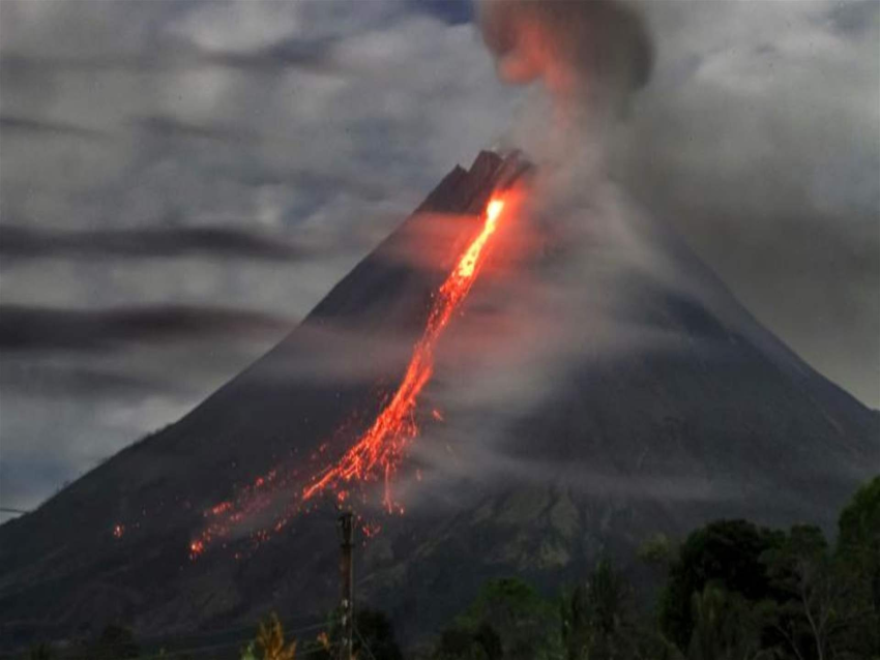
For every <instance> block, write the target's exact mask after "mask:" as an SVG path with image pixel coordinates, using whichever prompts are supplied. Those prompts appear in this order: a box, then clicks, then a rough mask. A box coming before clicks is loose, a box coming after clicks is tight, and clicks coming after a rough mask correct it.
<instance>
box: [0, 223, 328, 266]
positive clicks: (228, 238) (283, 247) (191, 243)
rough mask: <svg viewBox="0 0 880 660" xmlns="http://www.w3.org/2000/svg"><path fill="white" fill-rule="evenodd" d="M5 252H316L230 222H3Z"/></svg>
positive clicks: (276, 256) (277, 256)
mask: <svg viewBox="0 0 880 660" xmlns="http://www.w3.org/2000/svg"><path fill="white" fill-rule="evenodd" d="M0 232H2V233H3V240H2V241H0V256H3V257H8V258H23V257H30V258H36V257H66V258H81V259H94V258H102V257H129V258H165V257H184V256H189V255H202V256H206V257H212V258H224V259H232V258H238V259H263V260H270V261H295V260H299V259H303V258H306V257H314V256H315V255H314V254H312V253H311V252H310V251H309V250H308V249H307V248H306V247H305V246H301V245H295V244H292V243H291V242H290V241H288V240H286V239H284V238H281V237H277V236H270V235H268V234H267V233H263V234H258V233H255V232H251V231H247V230H244V229H236V228H230V227H168V228H161V227H145V228H143V229H128V230H126V229H104V230H91V231H89V230H84V231H59V230H49V229H42V228H37V227H32V226H27V225H22V226H16V225H2V226H0Z"/></svg>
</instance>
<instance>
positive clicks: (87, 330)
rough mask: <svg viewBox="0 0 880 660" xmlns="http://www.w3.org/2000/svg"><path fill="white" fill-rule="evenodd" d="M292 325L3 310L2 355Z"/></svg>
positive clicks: (179, 309)
mask: <svg viewBox="0 0 880 660" xmlns="http://www.w3.org/2000/svg"><path fill="white" fill-rule="evenodd" d="M292 326H293V322H292V321H290V320H287V319H281V318H276V317H272V316H268V315H266V314H257V313H253V312H243V311H239V310H231V309H219V308H205V307H201V308H193V307H184V306H175V305H168V306H161V307H146V308H128V309H125V308H116V309H106V310H72V309H51V308H36V307H26V306H19V305H3V306H0V349H2V350H4V351H32V350H39V351H50V350H64V351H94V350H98V349H107V348H113V347H119V346H120V345H121V344H125V343H132V342H134V343H162V342H168V341H175V340H180V339H206V338H211V337H216V336H218V335H219V336H224V335H225V336H227V337H243V336H251V337H255V336H256V337H258V336H261V335H262V336H269V337H271V338H275V337H277V336H278V335H279V334H280V333H281V332H282V331H283V330H290V329H291V327H292Z"/></svg>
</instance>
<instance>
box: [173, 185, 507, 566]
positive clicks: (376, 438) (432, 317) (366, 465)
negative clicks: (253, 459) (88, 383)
mask: <svg viewBox="0 0 880 660" xmlns="http://www.w3.org/2000/svg"><path fill="white" fill-rule="evenodd" d="M503 209H504V202H503V201H502V200H500V199H492V200H491V201H490V202H489V204H488V205H487V207H486V214H485V221H484V224H483V228H482V230H481V231H480V233H479V235H478V236H476V237H475V238H474V239H473V240H472V241H471V243H470V245H468V248H467V250H466V251H465V252H464V254H462V256H461V257H460V258H459V260H458V263H457V264H456V266H455V269H454V270H453V271H452V272H451V273H450V274H449V276H448V277H447V278H446V280H445V281H444V282H443V284H442V286H441V287H440V288H439V289H438V291H437V294H436V295H435V296H434V298H433V302H432V305H431V311H430V314H429V315H428V321H427V325H426V327H425V331H424V333H423V334H422V336H421V338H420V339H419V341H418V342H417V343H416V345H415V347H414V348H413V354H412V357H411V358H410V361H409V366H408V367H407V369H406V374H405V375H404V377H403V380H402V381H401V383H400V385H399V386H398V387H397V390H395V392H394V394H393V396H391V397H390V398H388V399H387V400H386V402H385V403H384V405H383V407H382V410H381V411H380V413H379V415H378V416H377V417H376V421H374V422H373V424H372V425H371V426H370V428H369V429H367V430H366V431H365V432H364V433H363V434H362V435H361V436H360V437H359V438H358V439H357V442H355V444H354V445H352V447H351V448H349V449H348V451H346V452H345V453H344V454H343V455H342V456H341V457H340V458H339V460H338V461H336V462H335V463H334V464H333V465H330V466H328V467H327V468H325V469H324V470H322V471H321V472H320V473H319V474H318V475H317V476H315V477H313V478H312V480H311V481H310V483H309V484H308V485H307V486H305V488H303V489H302V492H301V493H300V499H299V501H298V502H297V503H296V504H295V506H294V507H293V508H292V509H288V510H287V512H285V514H284V515H283V516H282V517H281V518H280V519H279V520H277V521H276V522H275V524H274V525H273V526H272V528H271V529H272V530H273V531H276V532H277V531H278V530H279V529H280V528H281V527H283V526H284V525H285V524H286V522H287V521H288V520H289V519H290V517H291V516H292V515H293V514H295V513H296V512H297V511H300V510H301V509H300V508H299V507H300V506H301V505H302V504H304V503H305V502H308V501H309V500H311V499H313V498H314V497H315V496H316V495H319V494H320V493H323V492H325V491H326V490H327V489H329V488H334V489H335V491H336V498H337V499H338V500H339V501H340V502H342V501H344V500H345V499H347V498H348V496H349V493H348V491H347V490H346V489H345V488H344V487H343V486H344V485H346V484H350V483H351V482H353V481H370V480H373V479H377V478H378V477H379V475H380V474H381V475H382V476H383V478H384V480H385V496H384V498H383V503H384V505H385V508H386V509H387V510H388V511H389V512H392V511H393V510H394V507H395V505H394V502H393V500H392V499H391V486H390V482H391V477H392V475H393V474H394V472H395V471H396V470H397V467H398V466H399V465H400V462H401V461H402V460H403V457H404V453H405V451H406V448H407V446H408V445H409V443H410V441H411V440H412V439H413V438H415V437H416V435H417V434H418V428H417V426H416V422H415V408H416V403H417V400H418V397H419V394H420V393H421V392H422V390H423V389H424V387H425V385H426V384H427V383H428V381H429V380H430V379H431V375H432V373H433V371H434V349H435V348H436V346H437V342H438V340H439V339H440V336H441V335H442V334H443V330H444V329H445V328H446V326H447V325H448V324H449V321H450V319H451V318H452V315H453V314H454V313H455V310H456V309H458V307H459V306H460V305H461V303H462V301H464V299H465V298H466V297H467V295H468V293H469V292H470V290H471V287H472V286H473V284H474V281H475V280H476V278H477V276H478V275H479V272H480V266H481V265H482V262H483V258H484V256H485V255H484V248H485V247H486V244H487V243H488V242H489V239H490V238H491V237H492V235H493V234H494V233H495V230H496V229H497V227H498V221H499V218H500V217H501V212H502V211H503ZM434 417H435V418H438V417H440V415H439V413H438V412H437V411H434ZM440 418H441V419H442V417H440ZM321 451H323V449H322V450H321ZM292 478H295V473H293V474H291V475H280V474H279V473H278V471H277V470H273V471H271V472H270V473H269V474H267V475H266V476H265V477H260V478H259V479H257V480H256V481H255V482H254V484H253V485H252V486H249V487H247V488H245V489H244V490H243V491H242V492H241V493H239V495H238V496H237V497H236V498H234V499H233V500H228V501H226V502H221V503H220V504H218V505H216V506H215V507H213V508H211V509H209V510H208V511H206V512H205V517H206V518H208V519H210V520H211V522H210V523H209V524H208V526H207V528H206V529H205V530H203V531H202V533H201V534H200V535H199V536H198V537H196V538H195V539H194V540H193V541H192V542H191V543H190V556H191V558H193V559H194V558H196V557H198V556H199V555H201V554H202V553H203V552H204V551H205V549H206V547H207V546H208V545H209V544H210V543H212V542H213V541H214V540H216V539H217V538H218V537H228V536H229V535H230V532H231V528H232V527H234V526H237V525H239V524H240V523H242V522H244V521H245V520H246V519H248V518H251V517H253V516H255V515H259V514H261V512H263V511H264V510H265V509H266V508H268V507H269V506H270V505H271V502H272V499H273V498H272V495H271V493H270V492H269V490H267V489H269V488H270V487H272V486H282V487H283V486H284V485H285V484H286V483H289V481H290V479H292ZM399 510H400V511H402V510H403V509H402V508H400V507H399ZM269 533H270V532H269V530H268V529H263V530H259V531H258V532H256V533H255V534H253V535H252V536H253V538H254V539H255V540H256V541H257V542H262V541H263V540H265V539H266V538H267V537H268V535H269Z"/></svg>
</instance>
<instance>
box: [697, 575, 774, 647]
mask: <svg viewBox="0 0 880 660" xmlns="http://www.w3.org/2000/svg"><path fill="white" fill-rule="evenodd" d="M691 611H692V612H693V616H694V620H693V631H692V632H691V640H690V644H689V645H688V660H751V659H755V658H758V657H760V656H761V631H762V628H763V621H762V617H761V615H760V611H761V608H754V607H753V605H751V604H750V603H748V601H746V600H745V599H744V598H743V597H742V596H740V595H738V594H731V593H729V592H727V591H725V590H724V589H723V588H722V587H720V586H719V585H718V584H712V583H710V584H708V585H706V587H704V589H703V591H701V592H697V593H694V595H693V597H692V599H691Z"/></svg>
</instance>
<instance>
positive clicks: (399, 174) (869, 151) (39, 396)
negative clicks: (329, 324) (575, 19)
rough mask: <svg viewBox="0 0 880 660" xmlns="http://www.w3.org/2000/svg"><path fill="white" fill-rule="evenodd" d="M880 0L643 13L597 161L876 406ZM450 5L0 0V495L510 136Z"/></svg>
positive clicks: (138, 427)
mask: <svg viewBox="0 0 880 660" xmlns="http://www.w3.org/2000/svg"><path fill="white" fill-rule="evenodd" d="M878 10H880V3H878V2H876V0H868V1H867V2H858V1H855V0H854V1H851V2H807V1H799V0H793V1H791V2H770V1H766V2H739V1H738V2H734V1H732V0H731V1H728V0H723V1H721V0H719V1H716V0H703V1H699V0H690V1H678V2H661V3H653V4H651V5H650V6H649V7H648V9H647V15H648V19H649V24H650V25H651V27H652V30H653V32H654V38H655V42H656V48H657V58H658V59H657V63H656V70H655V74H654V76H653V78H652V80H651V82H650V84H649V86H648V87H647V88H646V89H645V90H643V91H642V92H640V93H639V96H638V97H637V98H636V100H635V102H634V103H633V104H632V107H631V108H630V113H629V116H628V120H627V121H628V125H627V128H626V131H625V132H624V140H623V142H622V146H621V149H620V150H619V155H620V158H619V159H618V160H617V168H618V170H617V176H619V177H620V178H621V180H622V181H623V182H624V184H625V185H626V187H627V188H629V189H630V190H631V191H632V193H633V194H634V195H635V196H636V197H637V198H638V199H639V200H640V201H641V202H642V203H644V204H645V205H646V206H648V207H649V208H651V210H652V211H654V212H656V213H657V214H658V215H661V216H663V217H664V218H666V219H667V220H668V221H669V222H670V223H672V224H673V225H674V226H675V227H676V229H678V230H679V231H680V232H681V233H682V234H683V235H684V236H685V238H686V240H688V242H689V243H690V244H691V245H692V246H693V247H694V248H695V249H696V250H697V251H698V252H699V254H700V255H701V256H702V257H703V258H704V259H705V260H706V261H707V262H708V263H709V264H710V265H711V266H712V267H713V268H715V269H716V271H717V272H718V273H719V274H720V275H721V276H722V278H723V279H724V280H725V281H726V282H727V283H728V284H729V286H730V287H731V288H732V289H733V291H734V292H735V293H736V295H738V297H739V298H740V299H741V300H742V301H743V302H744V303H745V304H746V306H747V307H749V308H750V309H751V310H752V311H753V312H754V313H755V314H756V315H757V316H758V317H759V318H760V319H761V320H762V321H763V322H764V323H765V324H767V325H768V326H769V327H770V328H771V329H772V330H774V331H775V332H776V333H777V334H779V335H780V336H781V337H782V338H783V339H784V340H785V341H786V342H788V343H789V344H790V345H791V346H792V347H793V348H794V349H795V350H796V351H797V352H798V353H800V354H801V355H802V356H803V357H804V358H805V359H807V361H809V362H810V363H811V364H812V365H814V366H815V367H816V368H817V369H819V370H820V371H821V372H822V373H824V374H825V375H827V376H828V377H830V378H831V379H832V380H834V381H835V382H837V383H839V384H841V385H842V386H843V387H845V388H846V389H847V390H849V391H850V392H852V393H853V394H855V395H856V396H858V397H859V398H860V399H862V400H863V401H864V402H866V403H867V404H869V405H871V406H872V407H876V406H877V405H878V404H880V345H878V343H880V302H878V285H880V283H878V279H880V256H878V254H880V234H878V232H880V224H878V215H880V116H878V113H880V110H878V108H880V64H878V62H880V11H878ZM473 20H474V11H473V8H472V6H471V4H470V3H469V2H466V1H462V2H459V1H453V0H434V1H428V0H411V1H406V2H404V1H399V2H382V1H379V0H371V1H369V2H365V1H358V2H350V3H349V2H336V1H333V2H318V1H310V2H279V1H275V2H269V1H251V2H238V3H226V2H217V1H214V0H211V1H205V2H202V1H195V0H190V1H187V2H172V1H170V0H169V1H160V2H152V1H139V0H125V1H124V2H123V1H117V2H112V1H106V0H74V1H69V2H68V1H61V0H43V1H39V2H31V1H24V2H18V1H16V0H2V2H0V227H2V228H0V287H2V288H0V296H2V299H0V305H2V307H0V351H2V353H0V395H2V399H0V458H2V462H0V501H2V504H3V506H12V507H22V508H30V507H32V506H34V505H36V504H37V503H39V502H40V501H41V500H42V499H44V498H45V497H46V496H47V495H49V494H51V493H52V492H53V491H54V490H55V489H57V488H58V487H59V486H61V485H62V484H63V483H64V482H65V481H67V480H70V479H73V478H75V477H76V476H78V475H80V474H81V473H82V472H84V471H85V470H87V469H89V468H90V467H92V466H94V465H95V464H96V463H97V462H99V461H100V460H102V459H103V458H106V457H107V456H109V455H111V454H113V453H114V452H116V451H118V450H119V449H120V448H122V447H124V446H125V445H127V444H128V443H130V442H131V441H133V440H135V439H137V438H139V437H141V436H143V435H144V434H146V433H148V432H151V431H153V430H155V429H157V428H160V427H161V426H163V425H165V424H168V423H170V422H173V421H175V420H176V419H177V418H179V417H180V416H181V415H182V414H183V413H185V412H186V411H188V410H189V409H191V408H192V406H194V405H195V404H196V403H198V402H199V401H200V400H201V399H203V398H204V397H205V396H207V395H208V394H209V393H210V392H211V391H213V390H214V389H215V388H216V387H218V386H219V385H220V384H222V383H223V382H224V381H226V380H227V379H228V378H230V377H231V376H233V375H234V374H235V373H236V372H237V371H239V370H240V369H241V368H243V367H244V366H246V365H247V364H248V363H249V362H250V361H251V360H253V359H254V358H255V357H257V356H258V355H260V354H261V353H262V352H264V351H265V350H266V349H267V348H269V347H270V346H271V345H272V344H273V343H274V342H276V341H277V340H279V339H280V338H281V337H283V336H284V335H285V334H286V333H287V332H288V331H289V330H290V329H291V328H292V327H293V326H294V325H295V323H296V322H297V320H299V319H301V318H302V317H303V316H305V315H306V314H307V313H308V311H309V310H310V309H311V308H312V307H313V306H314V305H315V304H316V303H317V302H318V300H320V298H321V297H322V296H323V295H324V294H325V293H326V292H327V291H328V290H329V289H330V288H331V287H332V285H333V284H334V283H335V282H336V281H338V280H339V279H340V278H341V277H342V276H343V275H344V274H345V273H346V272H347V271H348V270H349V269H350V268H351V267H352V266H353V265H354V264H355V263H356V262H357V261H359V260H360V259H361V258H363V256H365V255H366V254H367V253H368V252H369V251H370V250H371V249H372V248H373V247H374V246H375V245H376V244H377V243H378V242H379V241H380V240H381V239H382V238H383V237H384V236H385V235H387V234H388V233H389V232H390V231H391V230H392V229H393V228H394V227H395V226H396V225H397V224H398V223H399V222H400V221H401V220H402V219H403V218H404V217H405V216H406V215H407V214H408V213H409V211H411V210H412V208H413V207H414V206H415V205H416V204H418V202H419V201H421V199H422V198H423V197H424V195H425V194H426V193H427V192H428V191H430V189H431V188H433V186H434V185H436V183H437V182H438V181H439V180H440V178H441V177H442V176H443V175H444V174H445V173H446V172H447V171H448V170H449V169H451V168H452V167H453V166H454V165H455V164H456V163H463V164H467V163H469V162H470V161H471V160H472V159H473V158H474V156H475V155H476V153H477V152H478V151H479V150H480V149H481V148H486V147H492V146H495V145H498V144H501V143H505V144H507V143H509V141H510V136H511V135H515V131H514V130H512V127H513V126H515V124H516V118H517V117H518V116H519V115H520V114H521V113H522V112H523V108H524V106H525V102H526V99H527V96H528V94H529V91H528V90H524V89H523V88H515V87H510V86H505V85H504V84H503V83H501V82H499V81H498V80H497V77H496V75H495V71H494V65H493V62H492V58H491V57H490V55H489V53H488V52H487V50H486V48H485V47H484V45H483V44H482V41H481V38H480V35H479V32H478V30H477V29H476V28H475V26H474V24H473Z"/></svg>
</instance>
